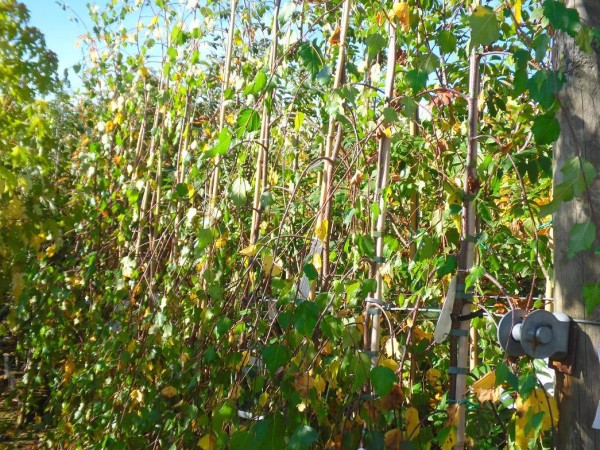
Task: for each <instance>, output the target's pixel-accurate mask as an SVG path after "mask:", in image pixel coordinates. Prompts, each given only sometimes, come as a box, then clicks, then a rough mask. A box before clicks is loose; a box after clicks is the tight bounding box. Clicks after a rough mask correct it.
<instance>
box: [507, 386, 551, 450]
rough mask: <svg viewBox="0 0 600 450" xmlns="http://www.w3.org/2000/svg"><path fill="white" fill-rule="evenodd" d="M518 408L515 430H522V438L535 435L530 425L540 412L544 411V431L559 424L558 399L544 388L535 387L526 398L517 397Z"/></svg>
mask: <svg viewBox="0 0 600 450" xmlns="http://www.w3.org/2000/svg"><path fill="white" fill-rule="evenodd" d="M516 409H517V411H516V413H515V419H516V423H515V430H516V431H520V430H522V431H523V437H522V438H523V439H526V440H527V441H528V440H529V439H531V438H533V437H534V435H533V433H534V430H533V429H532V427H531V426H530V423H531V419H532V417H533V416H534V415H536V414H538V413H540V412H543V413H544V417H543V419H542V428H541V430H542V431H546V430H548V429H550V428H551V427H552V426H556V425H558V405H557V404H556V400H555V399H554V397H550V396H549V395H548V394H547V393H546V392H545V391H544V390H543V389H542V388H536V389H534V390H533V392H532V393H531V395H530V396H529V397H527V399H526V400H523V399H522V398H521V397H519V398H517V402H516ZM515 434H517V433H515ZM515 439H516V438H515ZM526 447H527V445H525V448H526Z"/></svg>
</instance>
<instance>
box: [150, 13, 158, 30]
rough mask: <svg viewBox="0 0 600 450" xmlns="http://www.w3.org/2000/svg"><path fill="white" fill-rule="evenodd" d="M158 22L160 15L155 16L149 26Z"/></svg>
mask: <svg viewBox="0 0 600 450" xmlns="http://www.w3.org/2000/svg"><path fill="white" fill-rule="evenodd" d="M157 23H158V16H154V17H153V18H152V20H151V21H150V23H149V24H148V28H152V27H153V26H154V25H156V24H157Z"/></svg>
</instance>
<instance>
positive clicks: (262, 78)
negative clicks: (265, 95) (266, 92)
mask: <svg viewBox="0 0 600 450" xmlns="http://www.w3.org/2000/svg"><path fill="white" fill-rule="evenodd" d="M266 85H267V74H266V73H264V72H263V71H262V70H260V71H259V72H258V73H257V74H256V78H255V79H254V90H253V91H252V93H253V94H254V95H257V94H260V93H261V92H262V90H263V89H264V88H265V86H266Z"/></svg>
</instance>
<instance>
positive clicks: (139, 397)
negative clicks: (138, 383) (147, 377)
mask: <svg viewBox="0 0 600 450" xmlns="http://www.w3.org/2000/svg"><path fill="white" fill-rule="evenodd" d="M129 397H131V400H133V401H134V402H135V403H142V402H143V401H144V394H142V393H141V392H140V391H139V390H137V389H134V390H133V391H131V392H130V393H129Z"/></svg>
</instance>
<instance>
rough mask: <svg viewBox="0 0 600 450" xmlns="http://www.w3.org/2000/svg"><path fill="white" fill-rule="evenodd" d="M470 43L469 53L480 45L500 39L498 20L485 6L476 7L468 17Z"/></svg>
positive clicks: (491, 10) (492, 11)
mask: <svg viewBox="0 0 600 450" xmlns="http://www.w3.org/2000/svg"><path fill="white" fill-rule="evenodd" d="M469 26H470V27H471V41H470V42H469V53H470V52H471V51H472V50H473V49H474V48H476V47H478V46H480V45H489V44H491V43H493V42H495V41H496V40H498V39H499V38H500V29H499V27H498V20H497V19H496V13H495V12H494V10H493V9H491V8H488V7H487V6H481V5H479V6H477V7H476V8H475V10H474V11H473V13H472V14H471V15H470V16H469Z"/></svg>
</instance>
